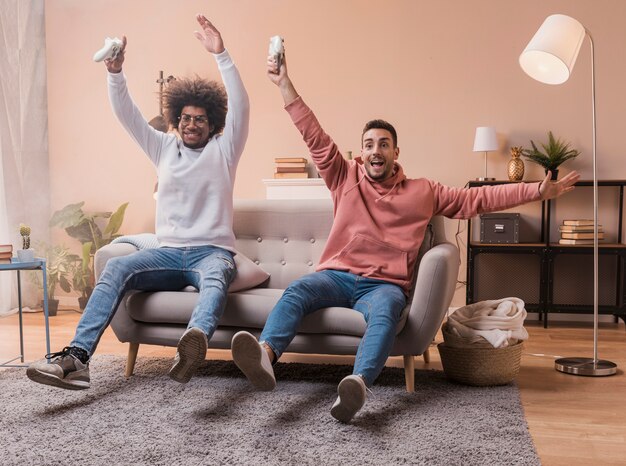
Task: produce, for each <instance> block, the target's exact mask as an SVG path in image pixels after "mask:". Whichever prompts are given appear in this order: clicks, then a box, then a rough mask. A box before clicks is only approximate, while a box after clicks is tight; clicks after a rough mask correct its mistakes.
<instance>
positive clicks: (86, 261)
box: [82, 241, 93, 273]
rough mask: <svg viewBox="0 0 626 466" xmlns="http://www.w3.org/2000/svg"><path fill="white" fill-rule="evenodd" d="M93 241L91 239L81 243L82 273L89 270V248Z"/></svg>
mask: <svg viewBox="0 0 626 466" xmlns="http://www.w3.org/2000/svg"><path fill="white" fill-rule="evenodd" d="M92 246H93V243H92V242H91V241H88V242H86V243H85V244H83V257H82V269H83V273H85V272H87V271H88V270H89V264H90V263H91V248H92Z"/></svg>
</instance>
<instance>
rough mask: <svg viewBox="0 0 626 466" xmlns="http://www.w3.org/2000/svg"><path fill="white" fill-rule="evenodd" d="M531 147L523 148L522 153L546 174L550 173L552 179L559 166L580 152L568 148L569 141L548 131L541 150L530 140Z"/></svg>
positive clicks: (556, 174) (557, 172) (555, 175)
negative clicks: (558, 137) (546, 140)
mask: <svg viewBox="0 0 626 466" xmlns="http://www.w3.org/2000/svg"><path fill="white" fill-rule="evenodd" d="M530 144H531V146H532V149H526V150H524V152H523V154H524V157H526V158H527V159H528V160H530V161H531V162H534V163H536V164H538V165H541V166H542V167H543V168H544V169H545V172H546V174H547V173H548V171H550V172H551V173H552V179H553V180H556V179H557V177H558V174H559V170H558V168H559V166H560V165H561V164H562V163H563V162H565V161H567V160H570V159H573V158H575V157H578V155H580V152H579V151H577V150H576V149H571V148H570V143H568V142H565V141H562V140H561V139H557V138H555V137H554V135H553V134H552V131H548V144H543V143H542V144H541V147H542V148H543V152H542V151H541V150H539V149H538V148H537V146H536V145H535V143H534V142H533V141H532V140H531V141H530Z"/></svg>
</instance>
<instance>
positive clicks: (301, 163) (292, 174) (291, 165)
mask: <svg viewBox="0 0 626 466" xmlns="http://www.w3.org/2000/svg"><path fill="white" fill-rule="evenodd" d="M274 163H276V170H275V171H274V178H308V177H309V174H308V173H307V171H306V165H307V159H305V158H304V157H276V158H275V159H274Z"/></svg>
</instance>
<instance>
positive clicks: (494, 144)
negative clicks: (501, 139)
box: [474, 126, 498, 152]
mask: <svg viewBox="0 0 626 466" xmlns="http://www.w3.org/2000/svg"><path fill="white" fill-rule="evenodd" d="M496 149H498V139H497V138H496V129H495V128H494V127H492V126H479V127H478V128H476V136H475V137H474V152H486V151H490V150H496Z"/></svg>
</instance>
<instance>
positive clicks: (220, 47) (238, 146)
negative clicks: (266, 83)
mask: <svg viewBox="0 0 626 466" xmlns="http://www.w3.org/2000/svg"><path fill="white" fill-rule="evenodd" d="M196 20H197V21H198V24H199V25H200V27H201V28H202V31H195V32H194V35H195V36H196V38H197V39H198V40H199V41H200V43H202V45H203V46H204V48H205V49H206V50H207V52H209V53H211V54H213V55H214V56H215V60H216V61H217V66H218V67H219V70H220V73H221V74H222V80H223V81H224V87H225V88H226V94H227V96H228V113H227V114H226V121H225V124H224V131H223V133H222V135H221V137H220V138H219V139H218V140H219V142H220V144H221V145H222V147H226V148H227V149H228V150H227V151H226V153H227V154H230V157H232V160H233V161H235V162H236V161H237V160H239V157H241V154H242V152H243V149H244V146H245V144H246V140H247V138H248V129H249V121H250V100H249V98H248V93H247V92H246V88H245V87H244V85H243V81H242V80H241V76H240V75H239V71H238V70H237V68H236V67H235V64H234V63H233V61H232V59H231V57H230V55H229V53H228V51H227V50H226V48H225V47H224V40H223V39H222V35H221V34H220V32H219V31H218V29H217V28H216V27H215V26H214V25H213V23H211V21H209V20H208V19H207V18H206V17H205V16H204V15H197V16H196Z"/></svg>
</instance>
